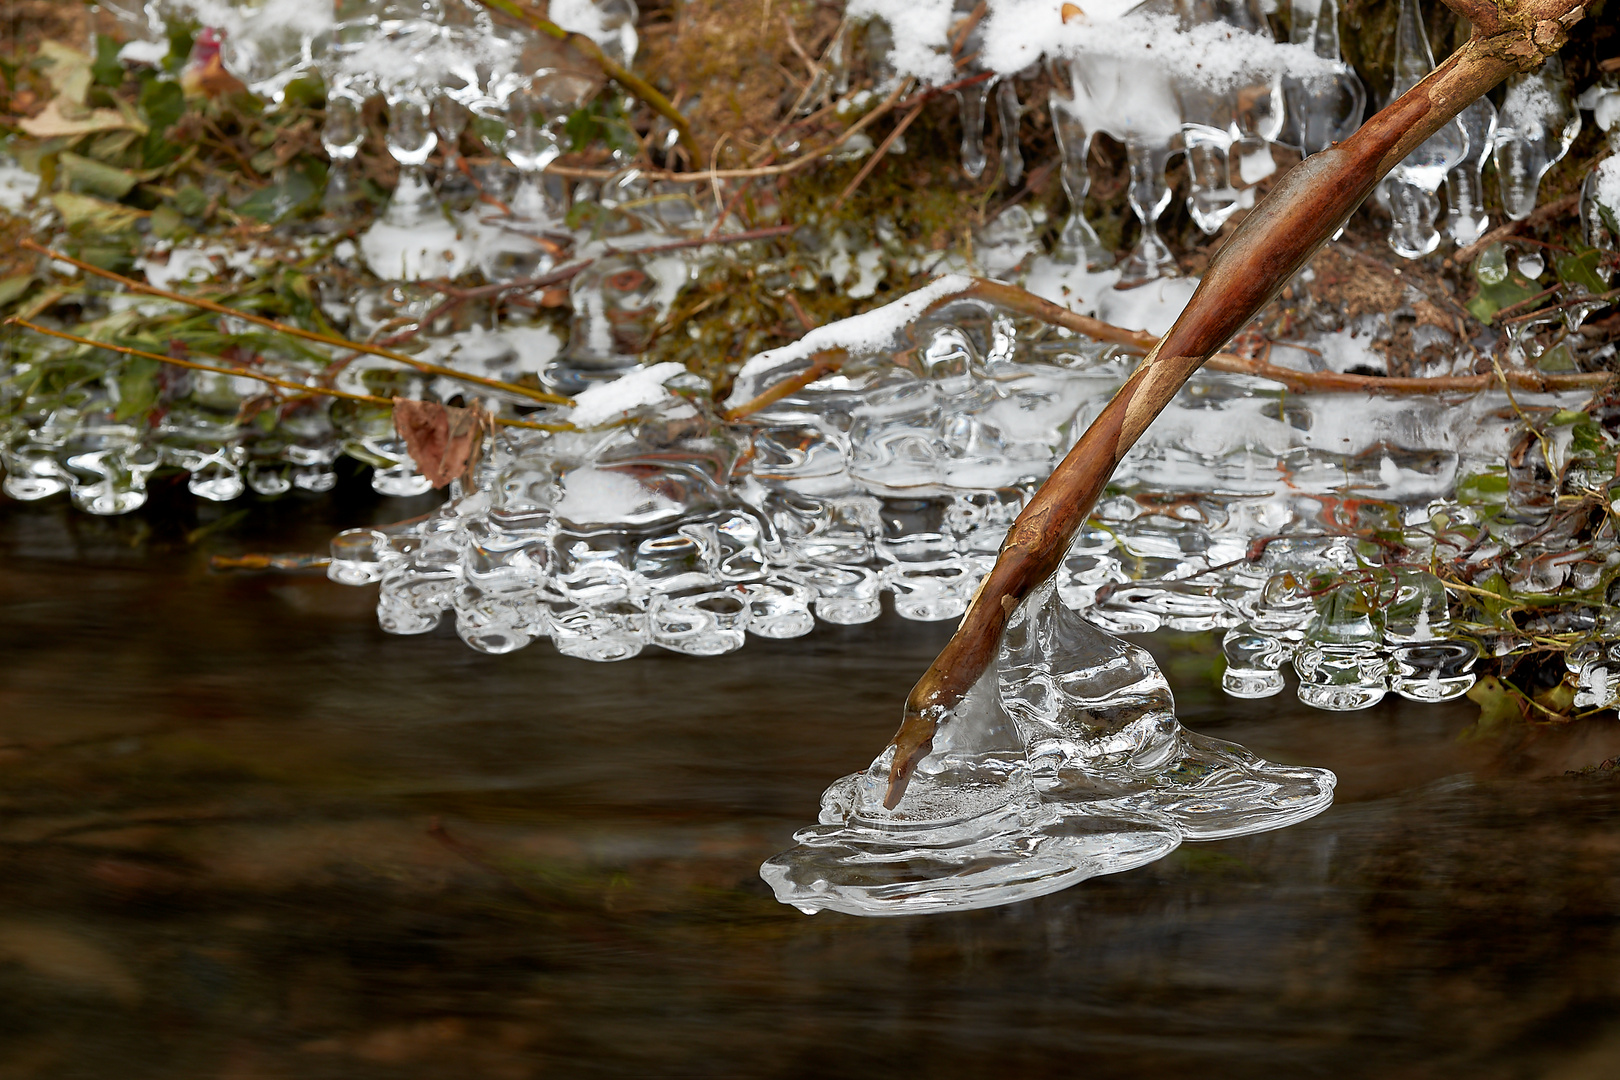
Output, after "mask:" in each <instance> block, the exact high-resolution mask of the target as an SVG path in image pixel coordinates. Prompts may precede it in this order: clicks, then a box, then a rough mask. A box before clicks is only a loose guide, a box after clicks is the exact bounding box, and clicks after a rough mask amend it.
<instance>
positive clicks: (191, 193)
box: [174, 183, 208, 217]
mask: <svg viewBox="0 0 1620 1080" xmlns="http://www.w3.org/2000/svg"><path fill="white" fill-rule="evenodd" d="M174 208H175V209H176V210H178V211H180V212H181V213H182V214H184V215H186V217H197V216H199V215H201V214H202V212H203V211H204V210H207V209H208V196H207V195H205V194H203V190H202V188H200V187H198V186H197V185H196V184H189V183H188V184H182V185H181V187H180V190H179V191H176V192H175V193H174Z"/></svg>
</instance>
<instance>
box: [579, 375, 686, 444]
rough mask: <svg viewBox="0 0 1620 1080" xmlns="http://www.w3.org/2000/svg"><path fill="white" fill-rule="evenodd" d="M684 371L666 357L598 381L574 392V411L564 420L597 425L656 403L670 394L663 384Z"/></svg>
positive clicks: (581, 426) (585, 425) (591, 425)
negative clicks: (661, 360) (656, 362)
mask: <svg viewBox="0 0 1620 1080" xmlns="http://www.w3.org/2000/svg"><path fill="white" fill-rule="evenodd" d="M685 371H686V368H685V367H684V366H683V365H681V364H677V363H674V362H673V361H670V362H667V363H663V364H654V365H652V366H651V367H644V368H637V369H636V370H634V371H632V372H629V373H628V374H626V375H621V376H620V377H619V378H617V379H614V380H613V381H612V382H606V383H598V384H597V385H595V386H592V387H590V388H588V389H586V390H583V391H581V392H580V393H579V394H577V395H575V397H574V411H573V412H572V413H570V414H569V416H568V420H569V422H570V423H572V424H573V425H574V426H575V427H578V428H592V427H600V426H601V425H603V424H607V423H611V422H613V421H615V420H619V419H622V418H623V417H624V416H626V415H628V414H629V413H631V412H633V411H635V410H636V409H639V408H642V407H643V406H646V405H656V404H658V403H659V402H661V401H664V400H666V399H667V398H669V397H670V393H669V391H667V390H665V389H664V384H665V383H666V382H668V381H669V380H670V379H673V378H674V377H675V376H677V375H680V374H682V373H683V372H685Z"/></svg>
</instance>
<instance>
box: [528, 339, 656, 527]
mask: <svg viewBox="0 0 1620 1080" xmlns="http://www.w3.org/2000/svg"><path fill="white" fill-rule="evenodd" d="M659 366H660V367H662V366H665V365H659ZM673 366H674V367H680V365H679V364H675V365H673ZM627 377H628V376H627ZM620 381H623V380H620ZM554 509H555V511H556V514H557V516H558V517H561V518H566V519H567V520H569V521H572V522H575V523H577V524H584V523H591V524H606V523H608V522H630V523H633V522H637V521H645V520H648V519H652V518H660V517H664V516H666V515H668V514H672V513H676V512H679V510H680V509H681V507H680V504H679V503H677V502H675V501H674V500H673V499H670V498H669V497H668V496H665V495H662V494H660V493H659V492H656V491H653V490H651V489H650V488H647V487H644V486H642V484H640V483H639V482H638V481H637V480H636V478H635V477H633V476H627V475H626V474H624V473H621V472H614V471H613V470H611V469H593V468H589V467H586V468H581V469H574V470H572V471H571V472H569V473H568V474H567V475H565V476H564V477H563V497H562V499H561V500H559V501H558V503H557V505H556V506H555V507H554Z"/></svg>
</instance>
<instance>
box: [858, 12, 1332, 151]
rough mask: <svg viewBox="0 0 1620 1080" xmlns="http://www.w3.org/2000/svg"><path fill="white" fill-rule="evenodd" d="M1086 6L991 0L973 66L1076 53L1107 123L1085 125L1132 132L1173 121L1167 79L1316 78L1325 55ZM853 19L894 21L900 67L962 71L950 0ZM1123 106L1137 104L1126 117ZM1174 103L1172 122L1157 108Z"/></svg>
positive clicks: (1217, 85) (1324, 72)
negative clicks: (955, 59)
mask: <svg viewBox="0 0 1620 1080" xmlns="http://www.w3.org/2000/svg"><path fill="white" fill-rule="evenodd" d="M1079 6H1080V7H1081V8H1083V9H1084V12H1085V14H1084V15H1082V16H1080V17H1078V18H1071V19H1070V20H1069V22H1067V23H1065V22H1064V21H1063V15H1062V7H1063V5H1061V4H1059V3H1057V2H1055V0H990V2H989V5H988V11H987V13H986V15H985V18H984V21H983V23H982V24H981V27H980V33H981V35H982V38H983V47H982V48H981V50H980V52H979V55H978V57H977V59H976V65H975V67H976V69H988V70H992V71H995V72H998V73H1000V74H1002V75H1011V74H1013V73H1015V72H1019V71H1022V70H1024V69H1026V68H1028V67H1029V66H1030V65H1032V64H1035V63H1037V62H1039V61H1041V60H1045V59H1069V60H1076V61H1079V63H1080V66H1081V68H1082V75H1083V77H1085V78H1086V79H1087V80H1088V82H1089V83H1090V86H1089V87H1088V88H1087V89H1088V90H1089V91H1090V92H1091V94H1092V95H1093V96H1094V97H1095V98H1096V99H1097V101H1096V105H1097V106H1098V110H1097V111H1098V112H1099V113H1101V114H1106V115H1107V116H1108V117H1110V118H1111V119H1112V120H1113V124H1111V125H1109V126H1106V127H1105V126H1102V125H1096V124H1095V118H1093V123H1092V124H1091V125H1088V126H1091V127H1092V130H1110V131H1111V132H1113V133H1116V134H1124V131H1123V130H1120V129H1121V128H1122V127H1125V126H1129V127H1130V131H1131V132H1132V133H1135V134H1147V133H1156V132H1157V131H1158V130H1159V129H1160V128H1165V129H1167V130H1174V129H1175V128H1176V127H1179V125H1180V115H1179V110H1178V109H1177V108H1176V105H1175V97H1174V93H1173V90H1172V89H1171V83H1172V82H1173V81H1181V82H1184V83H1196V84H1198V85H1201V86H1203V87H1206V88H1209V89H1212V90H1232V89H1235V88H1237V87H1238V86H1240V85H1244V84H1248V83H1252V82H1254V81H1256V80H1257V79H1261V80H1264V79H1266V78H1269V77H1270V76H1271V75H1274V74H1277V73H1287V74H1290V75H1293V76H1294V77H1296V78H1299V79H1302V80H1306V81H1314V80H1316V79H1324V78H1329V77H1331V76H1332V75H1333V73H1334V66H1333V64H1332V63H1331V62H1330V61H1328V60H1325V59H1323V58H1321V57H1319V56H1317V55H1316V53H1315V52H1314V50H1312V49H1311V48H1310V47H1309V46H1308V45H1291V44H1284V43H1280V42H1277V41H1274V40H1272V38H1271V37H1270V36H1269V35H1262V34H1254V33H1249V32H1246V31H1244V30H1241V29H1239V28H1237V27H1235V26H1232V25H1230V24H1228V23H1223V22H1211V23H1204V24H1200V25H1198V26H1195V27H1193V28H1192V29H1190V30H1186V31H1183V30H1181V29H1180V27H1179V25H1178V21H1177V20H1176V19H1175V18H1172V17H1170V16H1168V15H1163V14H1153V13H1144V12H1139V11H1136V10H1134V9H1136V8H1138V7H1139V6H1140V5H1139V3H1138V2H1137V0H1090V2H1088V3H1085V4H1081V5H1079ZM845 10H846V13H847V15H848V16H849V17H850V18H851V19H856V20H860V19H864V18H871V17H877V18H882V19H883V20H885V21H886V22H887V23H888V24H889V26H890V28H891V29H892V31H893V36H894V47H893V49H892V51H891V52H890V54H889V62H890V63H891V64H892V65H893V66H894V67H895V68H896V69H897V70H898V71H899V72H900V73H901V74H902V75H914V76H916V77H917V78H918V79H920V80H922V81H923V82H925V83H931V84H934V85H940V84H943V83H946V82H950V81H952V80H954V79H957V78H960V77H961V76H962V75H963V74H964V72H961V71H958V70H957V69H956V68H955V66H954V65H953V63H952V62H951V59H950V56H949V49H950V43H951V25H952V22H953V20H952V14H951V13H952V3H951V0H850V3H849V5H848V7H847V8H846V9H845ZM1121 110H1124V111H1125V112H1128V113H1135V114H1137V116H1136V118H1135V119H1136V121H1137V123H1138V124H1140V125H1141V127H1140V128H1138V127H1137V126H1131V125H1130V121H1129V120H1128V119H1122V118H1121V116H1120V113H1121ZM1167 112H1174V113H1176V115H1175V117H1174V120H1173V122H1172V121H1170V120H1169V119H1167V117H1166V116H1165V115H1164V114H1166V113H1167Z"/></svg>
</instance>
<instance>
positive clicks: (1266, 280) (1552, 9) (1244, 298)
mask: <svg viewBox="0 0 1620 1080" xmlns="http://www.w3.org/2000/svg"><path fill="white" fill-rule="evenodd" d="M1590 2H1593V0H1520V2H1519V3H1517V4H1516V5H1515V6H1514V8H1513V10H1512V11H1511V13H1508V14H1505V15H1504V16H1503V18H1502V20H1501V22H1502V24H1503V25H1504V26H1506V27H1507V29H1505V30H1503V31H1502V32H1500V33H1497V34H1492V35H1484V34H1480V33H1476V34H1475V35H1474V36H1473V37H1471V38H1470V39H1469V40H1468V42H1467V43H1466V44H1464V45H1463V47H1462V48H1461V49H1459V50H1458V51H1457V52H1455V53H1453V54H1452V55H1451V56H1450V57H1448V58H1447V59H1446V60H1445V62H1443V63H1442V64H1441V65H1440V66H1439V67H1438V68H1436V69H1435V70H1434V71H1433V72H1431V73H1430V74H1429V76H1428V77H1427V78H1425V79H1424V80H1423V81H1422V82H1420V83H1418V85H1417V86H1415V87H1413V88H1412V89H1411V90H1409V91H1408V92H1407V93H1405V94H1403V95H1402V96H1401V97H1400V98H1399V99H1397V100H1396V101H1395V102H1394V103H1392V104H1391V105H1390V106H1389V107H1388V108H1386V109H1384V110H1383V111H1382V112H1380V113H1379V114H1378V115H1376V116H1374V117H1373V118H1372V119H1370V120H1368V121H1367V122H1366V123H1365V124H1363V125H1362V126H1361V128H1360V130H1358V131H1357V132H1356V133H1355V134H1353V135H1351V136H1350V137H1349V138H1348V139H1346V140H1345V141H1344V142H1342V143H1338V144H1336V145H1334V146H1332V147H1329V148H1328V149H1326V150H1324V151H1322V152H1321V153H1318V154H1315V155H1313V156H1311V157H1309V158H1306V159H1305V160H1304V161H1303V162H1301V163H1300V164H1299V165H1297V166H1295V167H1294V168H1293V169H1292V170H1291V171H1290V172H1288V173H1286V174H1285V175H1284V176H1283V177H1282V179H1281V180H1279V181H1278V183H1277V184H1276V186H1275V187H1273V188H1272V190H1271V192H1270V194H1268V195H1267V196H1266V198H1265V200H1264V201H1263V202H1261V203H1260V205H1259V206H1257V207H1255V209H1254V211H1253V212H1251V213H1250V214H1249V215H1248V217H1246V218H1245V219H1244V221H1243V223H1242V225H1240V226H1239V227H1238V229H1237V231H1236V232H1235V233H1233V235H1232V237H1231V239H1229V240H1228V241H1227V243H1226V244H1225V245H1224V246H1223V247H1222V248H1221V250H1220V251H1219V252H1217V253H1216V255H1215V257H1214V258H1213V259H1212V260H1211V261H1210V264H1209V268H1208V270H1207V271H1206V272H1205V274H1204V277H1203V280H1202V281H1201V282H1200V283H1199V285H1198V288H1197V290H1196V291H1195V292H1194V293H1193V296H1192V299H1191V300H1189V301H1188V303H1187V307H1186V308H1185V309H1184V310H1183V311H1182V313H1181V315H1180V317H1179V318H1177V319H1176V322H1175V325H1174V326H1172V327H1171V328H1170V331H1169V333H1167V334H1165V336H1164V337H1163V338H1161V339H1160V340H1159V343H1158V344H1157V345H1155V346H1154V347H1153V349H1152V351H1150V352H1149V353H1148V354H1147V356H1146V357H1145V358H1144V359H1143V360H1142V363H1141V364H1140V366H1138V367H1137V369H1136V370H1135V371H1134V372H1133V373H1132V374H1131V376H1130V378H1129V379H1127V380H1126V382H1125V385H1124V386H1122V387H1121V388H1120V389H1119V391H1118V393H1116V394H1115V395H1114V397H1113V399H1112V400H1111V401H1110V402H1109V403H1108V405H1107V406H1105V407H1104V409H1103V411H1102V412H1101V414H1100V415H1099V416H1098V417H1097V419H1096V421H1094V422H1093V423H1092V425H1091V427H1089V428H1088V429H1087V430H1086V431H1085V433H1084V434H1083V435H1081V437H1080V439H1079V441H1078V442H1077V443H1076V444H1075V446H1074V448H1073V449H1072V450H1070V452H1069V453H1068V455H1067V456H1066V457H1064V459H1063V460H1062V461H1061V462H1060V463H1059V464H1058V466H1057V468H1056V469H1055V470H1053V472H1052V475H1051V477H1049V478H1048V479H1047V481H1046V483H1045V484H1044V485H1042V487H1041V489H1040V490H1039V491H1037V492H1036V493H1035V495H1034V496H1033V497H1032V498H1031V499H1030V502H1029V504H1028V505H1027V506H1026V507H1025V508H1024V510H1023V512H1022V513H1021V514H1019V515H1018V519H1017V520H1016V521H1015V522H1014V523H1013V526H1012V528H1011V529H1010V530H1009V531H1008V534H1007V539H1006V542H1005V543H1004V544H1003V545H1002V548H1001V552H1000V554H999V555H998V557H997V559H996V563H995V566H994V567H992V568H991V570H990V573H989V574H988V576H986V578H985V580H984V582H983V584H982V585H981V586H980V588H979V591H978V594H977V595H976V596H975V598H974V600H973V602H972V603H971V604H970V605H969V606H968V610H967V612H966V613H965V614H964V615H963V616H962V621H961V623H960V624H959V625H958V627H957V630H956V633H955V634H954V635H953V636H952V638H951V640H950V641H949V642H948V643H947V644H946V646H945V648H944V650H943V651H942V652H941V653H940V654H939V656H938V658H936V659H935V660H934V663H933V664H932V665H931V666H930V667H929V669H928V671H927V672H925V673H924V675H923V677H922V678H921V679H920V680H919V681H918V682H917V685H916V686H915V687H914V688H913V689H912V691H911V695H910V696H909V698H908V699H907V701H906V708H905V714H904V718H903V719H902V721H901V724H900V730H899V731H897V732H896V733H895V736H894V739H893V743H892V745H893V746H894V755H893V758H892V762H893V764H892V765H891V767H890V771H889V786H888V791H887V793H886V795H885V798H884V802H885V805H887V806H889V807H891V808H892V807H894V806H895V805H897V804H898V803H899V801H900V799H901V798H902V797H903V796H904V795H905V790H906V785H907V783H908V782H909V781H910V778H911V774H912V772H913V771H914V770H915V769H916V767H917V764H918V763H919V762H920V761H922V759H923V758H924V757H926V756H927V754H928V753H929V751H930V750H931V749H932V748H933V740H934V732H935V730H936V729H937V727H938V725H939V723H940V722H941V721H942V720H944V719H945V718H946V717H948V716H949V715H950V714H951V710H952V709H954V708H955V707H956V705H957V704H958V703H959V702H960V701H961V700H962V698H963V697H964V695H966V693H967V692H968V690H969V689H971V688H972V686H973V685H974V684H975V683H976V682H978V680H979V678H980V676H981V675H982V674H983V673H984V671H985V670H986V669H987V668H988V667H989V666H990V664H991V663H992V662H993V661H994V660H995V657H996V654H997V651H998V650H999V648H1000V645H1001V637H1002V634H1003V632H1004V631H1005V630H1006V628H1007V624H1008V622H1009V621H1010V620H1011V618H1012V615H1013V612H1014V611H1015V610H1017V608H1018V605H1019V604H1020V603H1022V602H1023V600H1024V599H1025V598H1026V597H1027V596H1028V595H1029V594H1030V593H1031V591H1033V590H1034V589H1035V588H1036V587H1037V586H1039V585H1040V584H1041V583H1042V582H1044V581H1045V580H1046V579H1047V578H1048V577H1050V576H1051V575H1052V573H1053V572H1054V571H1055V570H1056V569H1057V568H1058V566H1059V565H1061V564H1062V561H1063V556H1064V554H1065V552H1067V550H1068V547H1069V542H1070V540H1072V539H1073V537H1074V534H1075V531H1076V530H1077V529H1079V527H1080V526H1081V524H1082V523H1084V521H1085V520H1086V516H1087V515H1088V514H1089V513H1090V511H1091V508H1092V506H1093V505H1094V504H1095V503H1096V500H1097V496H1098V495H1099V494H1100V493H1101V492H1102V489H1103V487H1104V485H1106V484H1107V482H1108V479H1109V477H1110V476H1111V475H1112V474H1113V471H1114V468H1115V467H1116V466H1117V465H1118V464H1119V462H1120V461H1121V460H1122V459H1123V458H1124V456H1125V454H1126V453H1127V452H1128V451H1129V450H1130V448H1131V446H1132V445H1134V444H1135V442H1136V440H1137V439H1138V438H1140V437H1141V435H1142V432H1143V431H1145V430H1146V428H1147V426H1148V425H1149V424H1150V423H1152V421H1153V419H1154V418H1155V417H1156V416H1158V414H1159V413H1160V411H1162V410H1163V409H1164V407H1165V405H1166V404H1168V403H1169V401H1170V399H1171V398H1172V397H1174V396H1175V394H1176V391H1178V390H1179V389H1180V388H1181V386H1182V385H1183V384H1184V383H1185V382H1186V381H1187V379H1188V378H1189V377H1190V376H1191V375H1192V373H1193V372H1194V371H1196V370H1198V368H1199V367H1200V366H1201V365H1202V364H1203V363H1204V362H1205V361H1206V360H1207V359H1209V357H1210V356H1211V355H1212V354H1214V353H1215V352H1217V351H1218V350H1219V349H1220V348H1221V347H1222V346H1223V345H1225V343H1226V342H1227V341H1228V340H1230V339H1231V337H1232V335H1233V334H1234V333H1236V332H1237V331H1238V330H1239V329H1240V328H1241V327H1242V326H1243V325H1244V324H1245V323H1247V322H1248V321H1249V320H1250V319H1251V318H1253V317H1254V315H1255V314H1256V313H1257V312H1258V311H1260V309H1261V308H1263V307H1264V306H1265V305H1266V304H1267V303H1269V302H1270V300H1271V298H1272V297H1273V296H1275V295H1276V294H1277V293H1278V292H1280V291H1281V290H1282V287H1283V286H1284V285H1285V284H1287V283H1288V282H1289V281H1290V280H1292V278H1293V276H1294V274H1295V273H1297V272H1298V270H1299V269H1300V268H1301V267H1302V266H1304V265H1305V262H1306V261H1307V260H1308V259H1309V258H1310V257H1311V255H1313V254H1314V253H1315V252H1316V250H1317V249H1318V248H1320V247H1321V246H1322V244H1324V243H1326V242H1327V240H1328V238H1329V237H1331V236H1332V235H1333V234H1334V233H1335V232H1337V231H1338V229H1339V227H1340V226H1341V225H1343V223H1344V222H1345V221H1346V220H1347V219H1348V218H1349V217H1350V215H1351V214H1352V213H1354V212H1355V210H1356V208H1357V207H1359V206H1360V205H1361V203H1362V202H1363V200H1365V199H1366V197H1367V196H1368V195H1370V194H1371V193H1372V191H1373V189H1374V188H1375V187H1376V186H1377V184H1378V182H1379V181H1380V180H1381V179H1383V177H1384V176H1385V175H1386V174H1387V173H1388V172H1389V171H1390V169H1392V168H1393V167H1394V166H1396V165H1397V164H1399V163H1400V162H1401V160H1402V159H1404V158H1405V157H1406V155H1407V154H1408V153H1410V152H1411V151H1412V150H1414V149H1416V148H1417V147H1418V146H1419V145H1420V144H1421V143H1422V142H1423V141H1424V140H1426V139H1427V138H1429V136H1431V135H1433V134H1434V133H1435V132H1436V131H1438V130H1439V129H1440V128H1441V126H1443V125H1444V124H1447V123H1449V122H1451V120H1452V119H1453V118H1454V117H1456V115H1457V114H1458V113H1460V112H1461V111H1462V110H1463V109H1464V108H1465V107H1467V106H1468V104H1469V103H1471V102H1473V101H1474V100H1476V99H1477V98H1479V96H1480V95H1482V94H1484V93H1485V92H1487V91H1488V90H1490V89H1491V88H1492V87H1494V86H1496V85H1497V84H1498V83H1500V82H1501V81H1502V80H1503V79H1505V78H1507V77H1508V75H1510V74H1512V73H1513V72H1515V71H1518V70H1529V69H1533V68H1534V67H1536V66H1538V65H1540V64H1541V63H1542V61H1543V60H1545V58H1546V57H1547V56H1549V55H1551V54H1552V53H1554V52H1556V51H1557V50H1558V49H1559V48H1561V47H1562V45H1563V43H1564V41H1565V40H1566V37H1567V33H1566V32H1567V29H1568V27H1570V26H1573V25H1574V24H1575V23H1576V22H1578V21H1579V20H1580V19H1581V18H1582V17H1583V16H1584V15H1585V13H1586V12H1585V5H1586V4H1587V3H1590Z"/></svg>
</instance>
